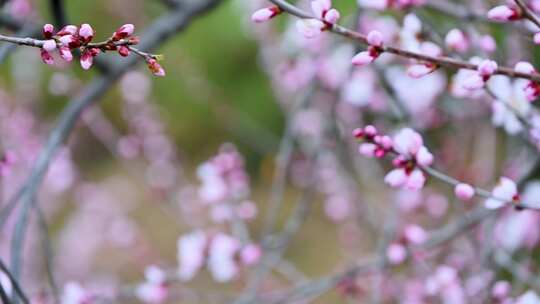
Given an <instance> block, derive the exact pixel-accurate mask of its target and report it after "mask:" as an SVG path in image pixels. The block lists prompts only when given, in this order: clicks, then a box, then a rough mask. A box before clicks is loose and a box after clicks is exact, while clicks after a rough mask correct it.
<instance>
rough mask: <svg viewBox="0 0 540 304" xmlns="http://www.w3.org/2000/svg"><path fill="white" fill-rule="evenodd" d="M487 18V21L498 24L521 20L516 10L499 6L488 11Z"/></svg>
mask: <svg viewBox="0 0 540 304" xmlns="http://www.w3.org/2000/svg"><path fill="white" fill-rule="evenodd" d="M487 16H488V18H489V19H492V20H495V21H500V22H507V21H510V20H516V19H519V18H521V14H520V12H519V11H518V10H517V9H515V8H511V7H509V6H507V5H499V6H496V7H494V8H492V9H490V10H489V11H488V13H487Z"/></svg>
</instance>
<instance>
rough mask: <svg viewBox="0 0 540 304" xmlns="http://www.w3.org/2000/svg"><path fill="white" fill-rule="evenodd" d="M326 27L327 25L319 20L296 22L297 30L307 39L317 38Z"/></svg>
mask: <svg viewBox="0 0 540 304" xmlns="http://www.w3.org/2000/svg"><path fill="white" fill-rule="evenodd" d="M325 27H326V26H325V24H324V23H323V22H322V21H321V20H318V19H302V20H298V21H297V22H296V28H297V29H298V31H299V32H300V33H301V34H302V35H303V36H304V37H305V38H307V39H312V38H315V37H317V36H318V35H319V34H320V33H321V32H322V31H323V29H324V28H325Z"/></svg>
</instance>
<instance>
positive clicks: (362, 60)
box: [351, 51, 375, 66]
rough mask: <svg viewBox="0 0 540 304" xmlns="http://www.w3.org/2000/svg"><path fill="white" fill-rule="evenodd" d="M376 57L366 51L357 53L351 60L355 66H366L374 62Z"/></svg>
mask: <svg viewBox="0 0 540 304" xmlns="http://www.w3.org/2000/svg"><path fill="white" fill-rule="evenodd" d="M374 59H375V58H373V56H371V55H370V54H369V52H367V51H364V52H360V53H358V54H356V56H354V57H353V58H352V60H351V62H352V64H354V65H355V66H365V65H368V64H370V63H372V62H373V60H374Z"/></svg>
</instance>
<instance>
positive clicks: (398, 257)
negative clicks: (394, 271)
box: [386, 243, 407, 265]
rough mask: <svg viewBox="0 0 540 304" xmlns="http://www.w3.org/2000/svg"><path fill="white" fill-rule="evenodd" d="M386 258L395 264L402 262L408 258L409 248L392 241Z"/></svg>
mask: <svg viewBox="0 0 540 304" xmlns="http://www.w3.org/2000/svg"><path fill="white" fill-rule="evenodd" d="M386 258H387V259H388V261H389V262H390V263H392V264H394V265H398V264H401V263H403V261H405V259H406V258H407V250H406V249H405V247H404V246H403V245H401V244H398V243H392V244H390V245H389V246H388V248H387V249H386Z"/></svg>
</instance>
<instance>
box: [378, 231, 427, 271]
mask: <svg viewBox="0 0 540 304" xmlns="http://www.w3.org/2000/svg"><path fill="white" fill-rule="evenodd" d="M427 239H428V233H427V232H426V231H425V230H424V228H422V227H420V226H418V225H415V224H409V225H407V226H405V227H404V228H403V230H402V232H401V235H400V236H399V238H397V239H396V240H395V241H393V242H392V243H391V244H390V245H388V248H387V249H386V258H387V259H388V261H389V262H390V263H392V264H394V265H397V264H401V263H403V262H404V261H405V259H406V258H407V256H408V253H407V246H408V245H421V244H423V243H424V242H425V241H427Z"/></svg>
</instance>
